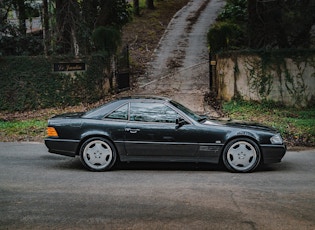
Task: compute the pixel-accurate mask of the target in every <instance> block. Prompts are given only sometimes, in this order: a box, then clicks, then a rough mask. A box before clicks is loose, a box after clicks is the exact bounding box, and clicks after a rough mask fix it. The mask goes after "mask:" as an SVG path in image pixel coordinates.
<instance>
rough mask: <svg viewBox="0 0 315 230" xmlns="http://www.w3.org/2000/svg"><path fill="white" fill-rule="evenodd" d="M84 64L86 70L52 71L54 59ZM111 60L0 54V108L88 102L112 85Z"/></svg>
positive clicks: (103, 93) (104, 92) (15, 108)
mask: <svg viewBox="0 0 315 230" xmlns="http://www.w3.org/2000/svg"><path fill="white" fill-rule="evenodd" d="M69 62H70V63H76V62H81V63H82V62H83V63H85V64H86V70H85V71H78V72H66V73H64V72H54V71H53V64H54V63H69ZM111 72H112V71H110V61H109V59H108V58H107V57H106V56H104V55H97V54H95V55H91V56H89V57H84V58H80V59H74V58H71V57H49V58H46V57H43V56H33V57H30V56H17V57H1V58H0V73H1V74H0V110H3V111H4V110H5V111H24V110H33V109H39V108H49V107H56V106H68V105H75V104H78V103H80V102H83V103H90V102H95V101H97V100H99V99H101V98H103V97H104V96H105V95H106V94H108V93H109V92H110V91H111V90H112V89H111V88H112V84H110V87H109V88H108V84H106V83H108V82H111V80H112V76H111Z"/></svg>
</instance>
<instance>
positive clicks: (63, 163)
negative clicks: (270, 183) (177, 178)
mask: <svg viewBox="0 0 315 230" xmlns="http://www.w3.org/2000/svg"><path fill="white" fill-rule="evenodd" d="M42 158H43V159H45V160H46V161H47V164H46V167H51V168H55V169H59V170H77V171H86V169H85V168H84V167H83V165H82V164H81V161H80V159H79V158H78V157H76V158H69V157H63V156H58V155H51V156H48V155H46V156H42ZM293 168H294V166H293V165H291V164H290V163H288V162H282V163H280V164H268V165H261V166H260V167H258V168H257V169H256V170H255V172H271V171H291V170H293ZM122 170H144V171H145V170H151V171H152V170H157V171H158V170H162V171H218V172H227V170H226V169H225V167H224V166H223V165H222V164H210V163H174V162H167V163H165V162H163V163H161V162H130V163H129V162H128V163H127V162H119V163H117V164H116V165H115V166H114V168H113V169H112V171H122Z"/></svg>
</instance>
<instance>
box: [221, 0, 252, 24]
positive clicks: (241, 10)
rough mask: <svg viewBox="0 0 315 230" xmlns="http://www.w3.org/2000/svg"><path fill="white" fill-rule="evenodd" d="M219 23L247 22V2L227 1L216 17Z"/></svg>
mask: <svg viewBox="0 0 315 230" xmlns="http://www.w3.org/2000/svg"><path fill="white" fill-rule="evenodd" d="M217 20H219V21H232V22H237V21H239V22H246V21H247V20H248V12H247V0H229V1H227V4H226V5H225V7H224V8H223V10H222V11H221V12H220V14H219V15H218V18H217Z"/></svg>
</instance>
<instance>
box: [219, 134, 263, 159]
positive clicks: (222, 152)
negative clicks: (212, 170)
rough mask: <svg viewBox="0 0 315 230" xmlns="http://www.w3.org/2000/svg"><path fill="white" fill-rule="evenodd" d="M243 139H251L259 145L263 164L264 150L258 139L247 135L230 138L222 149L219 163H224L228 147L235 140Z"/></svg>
mask: <svg viewBox="0 0 315 230" xmlns="http://www.w3.org/2000/svg"><path fill="white" fill-rule="evenodd" d="M241 138H246V139H249V140H251V141H253V142H255V144H256V145H257V147H258V148H259V151H260V157H261V162H264V158H263V154H262V149H261V146H260V144H259V141H258V138H257V137H256V136H255V135H253V134H252V135H246V134H241V135H235V136H231V137H230V138H228V139H227V140H226V141H225V143H224V145H223V147H222V151H221V154H220V158H219V162H220V163H223V154H224V150H225V148H226V146H227V145H228V144H229V143H230V142H231V141H233V140H235V139H241Z"/></svg>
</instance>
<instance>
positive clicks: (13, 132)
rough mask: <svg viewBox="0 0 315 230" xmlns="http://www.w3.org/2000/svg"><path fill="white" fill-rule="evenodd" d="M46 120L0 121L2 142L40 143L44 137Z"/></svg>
mask: <svg viewBox="0 0 315 230" xmlns="http://www.w3.org/2000/svg"><path fill="white" fill-rule="evenodd" d="M46 126H47V120H38V119H29V120H23V121H18V120H16V121H0V140H2V141H13V140H15V141H42V140H43V138H44V137H45V128H46Z"/></svg>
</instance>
